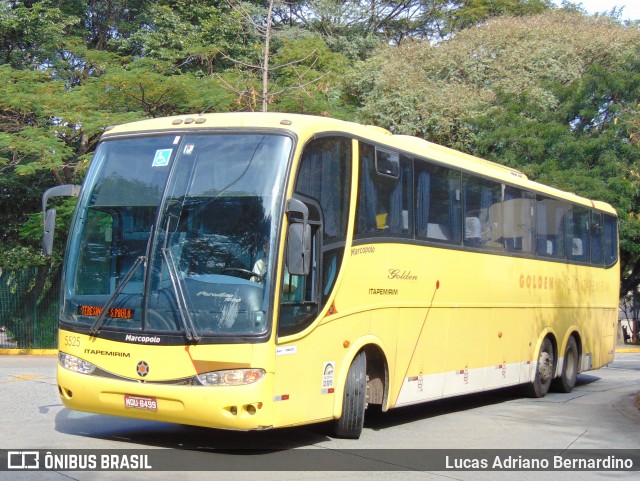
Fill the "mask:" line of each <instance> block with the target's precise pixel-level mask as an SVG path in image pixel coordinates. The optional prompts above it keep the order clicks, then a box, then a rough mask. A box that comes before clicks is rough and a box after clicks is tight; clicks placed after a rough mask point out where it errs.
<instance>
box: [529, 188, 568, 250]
mask: <svg viewBox="0 0 640 481" xmlns="http://www.w3.org/2000/svg"><path fill="white" fill-rule="evenodd" d="M568 209H569V205H568V204H566V203H564V202H561V201H559V200H555V199H549V198H546V197H541V196H539V197H538V199H537V209H536V218H537V222H536V225H537V229H536V230H537V239H538V242H537V244H538V245H537V247H538V249H537V250H538V255H540V256H543V257H553V258H564V256H565V229H564V217H565V215H564V214H565V212H566V211H567V210H568Z"/></svg>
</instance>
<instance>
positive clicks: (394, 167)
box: [355, 143, 413, 238]
mask: <svg viewBox="0 0 640 481" xmlns="http://www.w3.org/2000/svg"><path fill="white" fill-rule="evenodd" d="M412 188H413V176H412V162H411V159H409V158H407V157H404V156H400V155H398V154H393V153H390V152H387V151H384V150H379V151H378V152H376V148H375V147H373V146H372V145H369V144H364V143H361V144H360V179H359V182H358V211H357V216H356V228H355V232H356V236H357V237H361V238H362V237H405V238H412V237H413V200H412V199H413V191H412Z"/></svg>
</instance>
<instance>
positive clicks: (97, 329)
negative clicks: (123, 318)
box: [89, 256, 147, 336]
mask: <svg viewBox="0 0 640 481" xmlns="http://www.w3.org/2000/svg"><path fill="white" fill-rule="evenodd" d="M146 260H147V256H140V257H138V258H137V259H136V260H135V261H134V263H133V265H132V266H131V267H130V268H129V270H128V271H127V273H126V274H125V275H124V278H123V279H122V282H121V283H120V284H119V285H118V288H117V289H116V290H115V291H113V294H111V297H109V300H108V301H107V303H106V304H105V305H104V306H103V307H102V310H101V311H100V314H99V315H98V318H97V319H96V322H94V323H93V325H92V326H91V329H89V334H91V335H92V336H96V335H97V334H98V333H99V332H100V328H102V326H103V324H104V321H105V319H106V318H107V315H108V314H109V311H110V310H111V306H113V303H114V302H115V301H116V299H117V298H118V296H119V295H120V294H122V291H123V290H124V288H125V286H126V285H127V284H128V283H129V281H130V280H131V279H132V278H133V275H134V274H135V273H136V271H137V270H138V267H140V265H141V264H143V263H144V262H146Z"/></svg>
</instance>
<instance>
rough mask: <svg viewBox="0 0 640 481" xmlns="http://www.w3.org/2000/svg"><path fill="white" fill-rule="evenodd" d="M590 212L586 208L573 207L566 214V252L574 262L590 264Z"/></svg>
mask: <svg viewBox="0 0 640 481" xmlns="http://www.w3.org/2000/svg"><path fill="white" fill-rule="evenodd" d="M589 219H590V211H589V209H588V208H586V207H581V206H578V205H572V206H570V207H569V210H568V211H567V214H566V221H565V224H566V227H567V237H566V242H567V245H566V252H567V257H568V258H569V259H571V260H574V261H583V262H589V255H590V252H591V248H590V241H591V236H590V233H589Z"/></svg>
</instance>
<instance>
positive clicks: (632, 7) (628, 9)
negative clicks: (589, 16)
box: [556, 0, 640, 20]
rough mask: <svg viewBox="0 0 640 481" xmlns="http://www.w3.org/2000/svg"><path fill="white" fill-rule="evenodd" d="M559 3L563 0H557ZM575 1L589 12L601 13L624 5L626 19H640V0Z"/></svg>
mask: <svg viewBox="0 0 640 481" xmlns="http://www.w3.org/2000/svg"><path fill="white" fill-rule="evenodd" d="M556 3H557V4H558V5H559V4H561V3H562V1H561V0H556ZM573 3H582V6H583V7H584V8H585V10H586V11H587V12H589V13H601V12H603V11H607V12H609V11H611V9H612V8H613V7H624V11H623V15H622V18H623V19H625V20H640V0H573Z"/></svg>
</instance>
